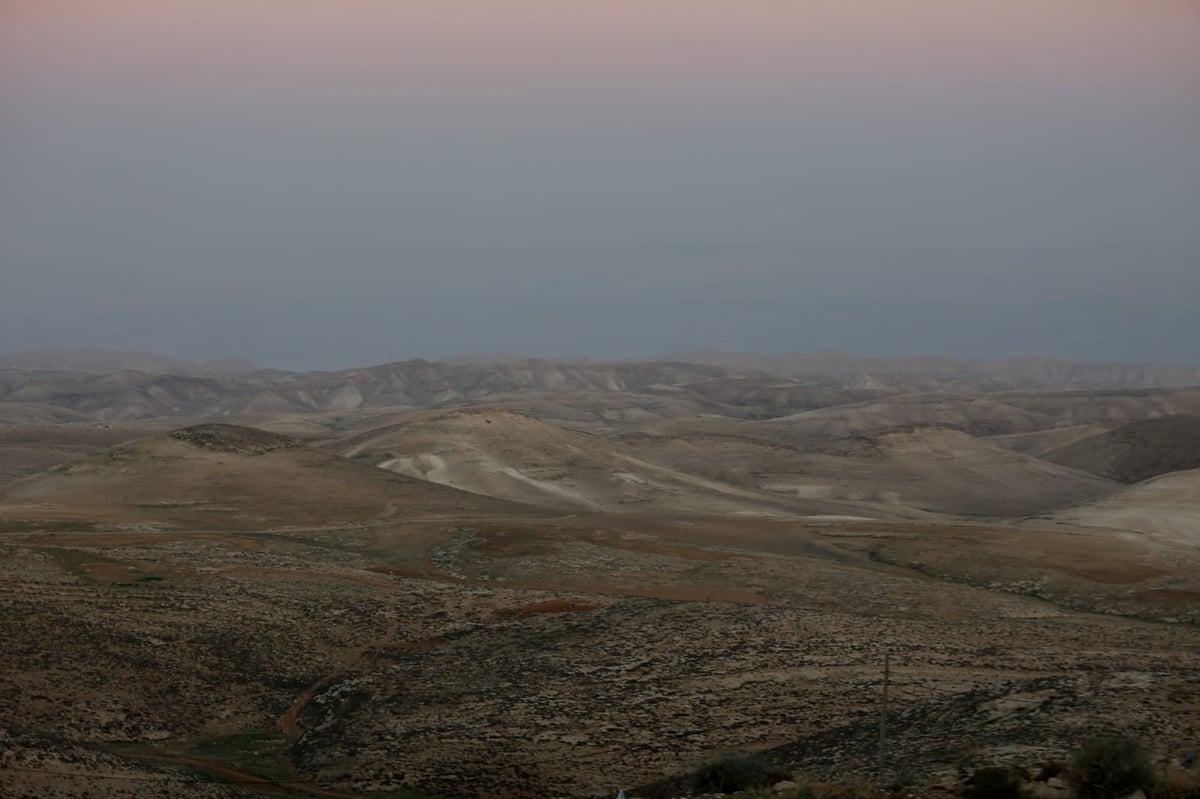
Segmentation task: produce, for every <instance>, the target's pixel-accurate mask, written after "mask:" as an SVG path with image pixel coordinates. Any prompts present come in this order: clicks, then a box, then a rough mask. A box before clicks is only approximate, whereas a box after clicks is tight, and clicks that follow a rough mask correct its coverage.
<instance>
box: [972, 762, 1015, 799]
mask: <svg viewBox="0 0 1200 799" xmlns="http://www.w3.org/2000/svg"><path fill="white" fill-rule="evenodd" d="M1021 796H1022V793H1021V779H1020V777H1019V776H1018V775H1017V774H1016V773H1015V772H1013V770H1012V769H1007V768H1003V767H1000V766H993V767H991V768H981V769H979V770H978V771H976V772H975V773H974V774H972V775H971V778H970V779H969V780H967V785H966V787H965V788H963V799H1021Z"/></svg>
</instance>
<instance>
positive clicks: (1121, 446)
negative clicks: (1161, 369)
mask: <svg viewBox="0 0 1200 799" xmlns="http://www.w3.org/2000/svg"><path fill="white" fill-rule="evenodd" d="M1042 457H1043V458H1045V459H1046V460H1049V461H1053V462H1054V463H1059V464H1062V465H1063V466H1069V467H1071V468H1073V469H1080V470H1083V471H1087V472H1092V473H1093V474H1099V475H1103V476H1105V477H1108V478H1111V479H1113V480H1119V481H1121V482H1122V483H1137V482H1141V481H1142V480H1147V479H1149V478H1151V477H1157V476H1158V475H1160V474H1166V473H1167V472H1178V471H1185V470H1188V469H1196V468H1200V417H1197V416H1167V417H1163V418H1160V419H1147V420H1144V421H1139V422H1132V423H1130V424H1127V425H1123V426H1121V427H1118V428H1117V429H1115V430H1109V431H1107V432H1103V433H1098V434H1096V435H1093V436H1089V437H1088V438H1084V439H1081V440H1079V441H1075V442H1072V443H1070V444H1066V445H1064V446H1062V447H1059V448H1056V449H1052V450H1050V451H1048V452H1045V453H1043V455H1042Z"/></svg>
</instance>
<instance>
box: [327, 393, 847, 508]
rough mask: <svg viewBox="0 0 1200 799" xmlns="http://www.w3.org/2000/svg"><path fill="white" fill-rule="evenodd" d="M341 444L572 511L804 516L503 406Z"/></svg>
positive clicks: (464, 484)
mask: <svg viewBox="0 0 1200 799" xmlns="http://www.w3.org/2000/svg"><path fill="white" fill-rule="evenodd" d="M337 448H338V451H339V452H341V453H342V454H344V455H345V456H346V457H349V458H352V459H357V460H363V461H364V462H368V463H374V464H377V465H379V466H381V467H382V468H384V469H388V470H390V471H393V472H397V473H399V474H404V475H408V476H411V477H418V478H421V479H425V480H430V481H433V482H435V483H441V484H443V485H449V486H454V487H455V488H461V489H463V490H466V491H472V492H475V493H479V494H487V495H490V496H496V497H504V498H507V499H513V500H518V501H522V502H528V503H531V504H537V505H544V506H547V507H553V508H561V509H564V510H576V511H579V510H598V509H604V510H614V511H650V510H653V511H670V512H677V513H678V512H684V513H758V514H764V515H795V514H800V513H803V512H805V509H804V508H802V507H801V505H800V504H798V503H796V502H794V501H791V500H790V499H789V498H788V497H779V496H774V495H772V494H771V493H769V492H766V491H762V490H757V489H755V488H753V487H745V486H740V485H734V484H731V483H729V482H727V481H723V480H720V479H717V478H714V477H707V476H704V475H703V474H700V473H696V472H694V471H688V470H686V469H679V468H675V467H673V466H671V465H665V464H662V463H660V462H657V461H656V459H655V458H654V456H653V453H646V452H644V451H641V450H639V449H635V448H633V447H631V446H629V445H627V444H625V443H622V442H620V441H615V440H613V439H610V438H606V437H604V436H600V435H594V434H590V433H584V432H580V431H577V430H570V429H566V428H562V427H558V426H556V425H552V424H549V423H547V422H544V421H541V420H538V419H534V418H532V417H529V416H525V415H523V414H518V413H512V412H510V411H503V410H495V409H486V408H484V409H474V410H468V411H453V412H449V413H440V414H436V413H435V414H427V415H424V416H421V417H417V418H415V419H413V420H412V421H410V422H408V423H405V424H400V425H395V426H392V427H388V428H384V429H381V430H376V431H371V432H368V433H364V434H361V435H356V436H352V437H350V438H348V439H346V440H344V441H342V442H339V443H338V445H337ZM822 510H825V508H823V507H817V508H816V509H815V512H820V511H822Z"/></svg>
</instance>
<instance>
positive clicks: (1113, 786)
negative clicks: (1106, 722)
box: [1071, 738, 1154, 799]
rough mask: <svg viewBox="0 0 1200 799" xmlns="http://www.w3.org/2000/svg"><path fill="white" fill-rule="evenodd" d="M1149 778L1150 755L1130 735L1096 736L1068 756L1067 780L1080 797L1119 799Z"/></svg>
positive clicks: (1151, 768)
mask: <svg viewBox="0 0 1200 799" xmlns="http://www.w3.org/2000/svg"><path fill="white" fill-rule="evenodd" d="M1153 780H1154V769H1153V767H1152V766H1151V764H1150V757H1149V755H1147V754H1146V750H1145V749H1144V748H1142V745H1141V743H1140V742H1139V741H1136V740H1134V739H1132V738H1097V739H1095V740H1093V741H1089V742H1088V743H1087V744H1085V745H1084V746H1083V748H1082V749H1080V750H1079V751H1078V752H1076V753H1075V756H1074V757H1073V758H1072V759H1071V782H1072V784H1073V785H1074V786H1075V791H1076V793H1077V794H1078V795H1079V797H1080V799H1121V797H1124V796H1128V795H1129V794H1131V793H1133V792H1134V791H1136V790H1138V789H1139V788H1147V787H1149V786H1150V784H1151V783H1152V782H1153Z"/></svg>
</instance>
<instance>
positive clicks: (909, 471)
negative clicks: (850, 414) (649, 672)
mask: <svg viewBox="0 0 1200 799" xmlns="http://www.w3.org/2000/svg"><path fill="white" fill-rule="evenodd" d="M770 424H774V423H770ZM764 426H767V425H764V424H762V423H741V424H740V425H737V424H735V423H733V422H727V423H726V424H725V425H723V427H722V432H721V434H720V435H697V434H690V435H688V434H680V435H674V436H646V437H627V440H628V441H629V442H630V444H631V445H632V446H634V447H636V448H637V449H639V450H641V451H643V452H644V453H646V456H647V457H649V456H650V455H652V454H653V455H655V456H656V457H657V458H658V459H659V460H660V461H662V462H664V463H669V464H671V465H672V466H674V467H676V468H684V467H685V466H688V465H689V464H690V465H691V468H692V469H693V470H694V471H699V472H700V473H701V474H706V475H710V476H714V477H717V476H720V477H724V478H725V479H727V480H730V481H731V482H735V483H737V484H739V485H747V486H753V487H755V488H759V489H762V490H766V491H771V492H773V493H776V494H782V495H790V496H793V497H797V498H804V499H809V500H822V501H826V502H837V503H841V504H842V506H843V507H847V506H851V507H855V508H856V509H857V514H858V515H862V516H867V517H871V518H892V517H896V516H907V517H910V518H912V517H920V516H921V514H922V513H935V514H937V513H941V514H964V515H986V516H1016V515H1024V514H1028V513H1036V512H1039V511H1043V510H1047V509H1052V508H1057V507H1061V506H1064V505H1068V504H1072V503H1076V502H1081V501H1085V500H1089V499H1092V498H1095V497H1101V496H1105V495H1107V494H1109V493H1112V492H1113V491H1115V490H1117V489H1118V485H1117V484H1116V483H1113V482H1112V481H1110V480H1106V479H1103V478H1100V477H1097V476H1095V475H1092V474H1088V473H1085V472H1081V471H1077V470H1074V469H1069V468H1064V467H1062V466H1059V465H1056V464H1053V463H1048V462H1046V461H1042V460H1039V459H1037V458H1033V457H1030V456H1027V455H1023V454H1021V453H1017V452H1012V451H1009V450H1006V449H1003V448H1001V447H998V446H995V445H994V444H991V443H988V442H986V441H982V440H980V439H977V438H974V437H972V436H970V435H968V434H966V433H964V432H962V431H960V430H957V429H954V428H949V427H927V426H908V427H899V428H891V429H888V430H879V431H875V432H872V433H862V434H857V435H852V436H845V437H842V438H825V439H819V440H818V439H814V440H810V441H807V442H805V443H799V444H795V445H792V444H789V443H787V441H786V440H784V441H778V440H775V441H772V440H771V439H770V438H768V437H767V436H766V435H765V434H764V432H763V430H762V428H763V427H764ZM739 428H740V430H739ZM847 512H848V511H847Z"/></svg>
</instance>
